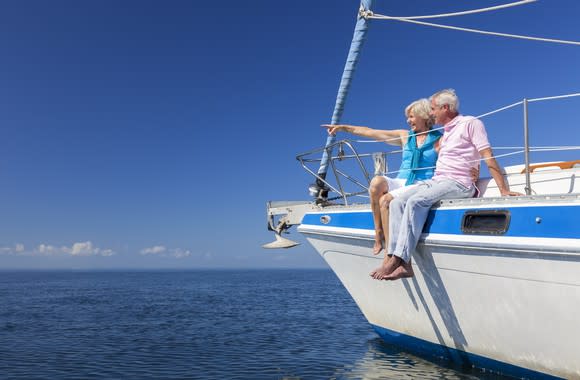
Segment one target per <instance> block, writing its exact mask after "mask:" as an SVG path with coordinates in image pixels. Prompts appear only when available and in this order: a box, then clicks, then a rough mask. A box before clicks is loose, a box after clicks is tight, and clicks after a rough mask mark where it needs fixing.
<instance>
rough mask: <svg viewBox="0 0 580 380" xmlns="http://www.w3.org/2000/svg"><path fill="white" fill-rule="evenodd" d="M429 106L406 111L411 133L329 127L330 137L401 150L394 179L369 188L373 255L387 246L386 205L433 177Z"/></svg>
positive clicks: (435, 144) (435, 134)
mask: <svg viewBox="0 0 580 380" xmlns="http://www.w3.org/2000/svg"><path fill="white" fill-rule="evenodd" d="M430 112H431V104H430V103H429V101H428V100H427V99H419V100H416V101H414V102H413V103H411V104H409V105H408V106H407V107H406V108H405V116H406V117H407V123H408V124H409V126H410V127H411V128H410V130H404V129H394V130H381V129H372V128H367V127H359V126H353V125H329V124H324V125H323V127H326V128H327V129H328V133H329V134H336V132H339V131H344V132H348V133H352V134H354V135H357V136H363V137H367V138H371V139H375V140H377V141H384V142H385V143H387V144H390V145H397V146H401V147H403V159H402V162H401V167H400V169H399V174H398V175H397V177H396V178H390V177H386V176H376V177H374V178H373V179H372V181H371V183H370V186H369V195H370V200H371V210H372V212H373V221H374V225H375V244H374V247H373V254H375V255H377V254H378V253H379V252H381V250H382V249H383V248H384V247H386V246H387V245H388V243H389V236H388V234H389V204H390V202H391V200H393V199H394V198H395V197H397V196H398V195H400V194H402V192H403V191H405V190H407V189H409V188H410V186H414V184H415V183H416V182H417V181H421V180H426V179H429V178H431V177H432V176H433V172H434V167H435V163H436V161H437V152H438V151H439V138H440V137H441V133H440V132H439V131H433V130H431V128H432V126H433V119H432V118H431V117H430ZM387 260H388V256H387V255H385V259H384V262H383V265H381V267H379V268H377V269H375V270H374V271H373V272H371V276H372V277H373V278H377V279H378V278H381V277H382V276H383V274H382V273H381V272H382V269H383V268H384V266H385V264H386V262H387Z"/></svg>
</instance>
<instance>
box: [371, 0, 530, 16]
mask: <svg viewBox="0 0 580 380" xmlns="http://www.w3.org/2000/svg"><path fill="white" fill-rule="evenodd" d="M536 1H538V0H521V1H516V2H514V3H509V4H503V5H496V6H494V7H487V8H480V9H473V10H470V11H462V12H453V13H441V14H437V15H426V16H399V18H404V19H406V20H419V19H427V18H440V17H453V16H463V15H469V14H474V13H482V12H489V11H494V10H497V9H503V8H510V7H515V6H518V5H525V4H529V3H533V2H536ZM361 16H363V17H365V16H366V18H372V19H377V20H389V19H392V18H393V17H391V16H385V15H380V14H374V13H373V12H370V11H364V10H363V11H362V12H361Z"/></svg>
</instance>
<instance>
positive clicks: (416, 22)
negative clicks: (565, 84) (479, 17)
mask: <svg viewBox="0 0 580 380" xmlns="http://www.w3.org/2000/svg"><path fill="white" fill-rule="evenodd" d="M383 19H385V20H397V21H401V22H410V23H412V24H419V25H426V26H433V27H435V28H443V29H452V30H459V31H462V32H471V33H479V34H487V35H492V36H499V37H510V38H517V39H522V40H532V41H541V42H553V43H559V44H567V45H579V46H580V42H578V41H567V40H558V39H554V38H542V37H531V36H523V35H519V34H509V33H499V32H490V31H487V30H480V29H470V28H461V27H459V26H451V25H442V24H434V23H431V22H424V21H416V20H411V19H407V18H402V17H391V16H384V18H383Z"/></svg>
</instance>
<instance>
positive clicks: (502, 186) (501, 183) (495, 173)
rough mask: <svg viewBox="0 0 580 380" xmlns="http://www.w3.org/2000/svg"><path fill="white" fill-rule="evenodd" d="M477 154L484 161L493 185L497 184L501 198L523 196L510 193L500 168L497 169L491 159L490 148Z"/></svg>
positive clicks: (497, 165) (495, 162) (494, 161)
mask: <svg viewBox="0 0 580 380" xmlns="http://www.w3.org/2000/svg"><path fill="white" fill-rule="evenodd" d="M479 154H480V155H481V157H482V158H483V159H484V161H485V163H486V165H487V168H488V169H489V174H491V176H492V177H493V179H494V180H495V183H497V187H498V189H499V192H500V193H501V195H502V196H507V195H509V196H517V195H523V194H521V193H516V192H515V191H510V189H509V187H508V185H507V183H506V182H505V179H504V178H503V174H502V173H501V168H500V167H499V164H498V163H497V161H496V160H495V158H494V157H493V152H492V150H491V148H485V149H482V150H480V151H479Z"/></svg>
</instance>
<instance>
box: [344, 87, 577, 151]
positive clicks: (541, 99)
mask: <svg viewBox="0 0 580 380" xmlns="http://www.w3.org/2000/svg"><path fill="white" fill-rule="evenodd" d="M577 96H580V92H577V93H572V94H566V95H556V96H546V97H542V98H534V99H528V102H540V101H545V100H554V99H564V98H572V97H577ZM522 103H523V101H521V100H520V101H519V102H515V103H513V104H510V105H508V106H505V107H501V108H498V109H496V110H493V111H489V112H486V113H484V114H481V115H479V116H475V118H477V119H481V118H483V117H486V116H489V115H493V114H495V113H498V112H501V111H505V110H507V109H510V108H513V107H515V106H518V105H520V104H522ZM444 128H445V127H439V128H432V129H430V130H428V131H425V132H419V133H417V134H416V135H417V136H419V135H423V134H426V133H429V132H431V131H439V130H441V129H444ZM396 140H399V137H395V138H392V139H385V140H352V141H354V142H356V143H377V142H384V143H386V142H389V141H396Z"/></svg>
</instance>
